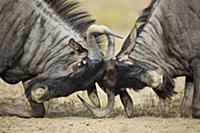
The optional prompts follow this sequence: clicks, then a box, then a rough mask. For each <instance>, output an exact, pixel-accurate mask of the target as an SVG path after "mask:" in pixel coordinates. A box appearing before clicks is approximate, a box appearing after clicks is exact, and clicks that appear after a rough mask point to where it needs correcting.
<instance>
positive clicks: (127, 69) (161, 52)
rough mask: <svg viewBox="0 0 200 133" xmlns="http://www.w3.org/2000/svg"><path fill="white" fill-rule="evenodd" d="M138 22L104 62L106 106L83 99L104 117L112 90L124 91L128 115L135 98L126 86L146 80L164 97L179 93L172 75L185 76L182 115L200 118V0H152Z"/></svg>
mask: <svg viewBox="0 0 200 133" xmlns="http://www.w3.org/2000/svg"><path fill="white" fill-rule="evenodd" d="M137 24H140V26H139V27H138V28H137V26H135V27H134V28H133V30H132V31H131V33H130V34H129V36H128V37H127V38H126V40H125V42H124V44H123V47H122V49H121V51H120V52H119V53H118V55H117V56H116V58H113V59H111V60H109V61H107V62H106V71H105V75H104V77H103V80H102V81H99V83H100V86H101V87H103V88H109V89H107V90H110V91H106V92H107V93H108V94H109V98H108V99H109V100H111V101H108V105H107V108H105V109H96V108H93V107H91V106H90V105H89V104H87V103H86V102H85V101H84V100H83V99H81V100H82V101H83V102H84V104H85V105H86V106H87V107H88V108H89V109H90V110H91V111H92V112H93V113H94V115H96V116H97V117H103V116H105V115H106V114H108V113H109V112H110V111H111V110H112V107H113V104H114V95H115V94H120V97H121V100H122V103H123V104H124V106H125V109H126V112H127V114H128V115H129V116H130V115H131V114H132V101H131V99H130V97H129V95H128V93H127V92H126V90H125V88H132V89H134V90H140V89H142V88H144V87H145V86H148V87H151V88H153V90H154V91H155V92H156V93H157V94H158V96H159V97H160V98H163V99H166V98H170V97H171V96H172V95H173V94H174V93H175V91H174V81H173V78H174V77H178V76H186V85H185V95H184V99H183V102H182V107H181V115H182V116H190V115H192V116H193V117H194V118H200V1H199V0H153V1H152V2H151V4H150V5H149V6H148V7H147V8H146V9H144V11H143V14H142V15H141V16H140V17H139V18H138V19H137ZM137 24H136V25H137ZM193 84H194V85H193ZM193 89H194V94H193Z"/></svg>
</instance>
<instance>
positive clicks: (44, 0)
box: [0, 0, 114, 117]
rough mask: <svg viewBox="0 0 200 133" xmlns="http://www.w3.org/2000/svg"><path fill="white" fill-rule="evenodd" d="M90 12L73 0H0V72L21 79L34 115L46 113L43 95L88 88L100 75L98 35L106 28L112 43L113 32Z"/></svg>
mask: <svg viewBox="0 0 200 133" xmlns="http://www.w3.org/2000/svg"><path fill="white" fill-rule="evenodd" d="M89 16H90V15H88V13H87V12H85V11H80V10H79V11H78V3H77V2H73V1H66V0H30V1H29V0H1V1H0V28H1V30H0V77H1V78H2V79H3V80H4V81H6V82H7V83H10V84H15V83H18V82H19V81H22V82H23V85H24V87H25V93H26V96H27V98H28V100H29V102H30V104H31V107H32V116H34V117H43V116H44V115H45V109H44V105H43V101H47V100H49V99H50V98H54V97H60V96H68V95H70V94H71V93H73V92H76V91H79V90H84V89H86V88H87V87H89V86H92V85H93V84H94V82H95V81H96V80H97V79H98V78H99V77H100V76H102V74H103V71H104V69H105V67H104V62H103V57H102V54H101V53H100V50H99V47H98V45H97V42H98V41H97V40H96V36H98V35H99V34H106V35H107V38H108V42H109V43H110V46H109V47H110V48H111V49H112V44H113V43H114V38H113V36H110V35H111V34H112V32H111V31H110V30H109V29H108V28H107V27H105V26H97V25H93V24H94V20H92V19H90V18H89ZM108 34H109V35H108ZM90 92H91V91H90Z"/></svg>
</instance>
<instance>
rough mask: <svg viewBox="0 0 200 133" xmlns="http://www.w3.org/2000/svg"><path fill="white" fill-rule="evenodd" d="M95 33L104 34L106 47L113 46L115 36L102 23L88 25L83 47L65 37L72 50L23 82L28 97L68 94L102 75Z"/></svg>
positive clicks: (47, 98)
mask: <svg viewBox="0 0 200 133" xmlns="http://www.w3.org/2000/svg"><path fill="white" fill-rule="evenodd" d="M99 34H105V35H106V36H107V39H108V46H109V47H110V48H109V47H108V49H110V50H111V49H114V43H115V41H114V37H113V36H115V35H114V34H113V33H112V31H111V30H110V29H109V28H107V27H106V26H102V25H91V26H90V27H89V28H88V30H87V35H86V42H84V43H86V44H85V45H86V46H87V47H86V48H84V47H83V46H84V45H82V44H79V43H78V42H76V41H75V39H73V38H71V39H69V41H68V45H69V46H70V48H71V49H72V51H71V52H70V53H69V54H70V55H69V56H68V57H67V58H66V60H63V59H62V60H58V61H59V62H56V65H55V64H54V65H52V66H51V67H49V69H47V71H45V72H44V73H42V74H41V75H39V76H37V77H35V78H33V79H31V80H30V81H26V82H25V87H26V88H28V89H27V90H26V91H27V93H29V95H30V96H31V98H32V99H33V100H34V101H36V102H38V103H39V102H43V101H47V100H49V99H50V98H54V97H59V96H68V95H70V94H71V93H73V92H76V91H79V90H85V89H87V87H89V86H91V85H93V84H94V82H95V81H97V80H98V79H99V77H102V75H103V72H104V70H105V64H104V59H103V56H102V54H101V52H100V50H99V48H98V44H97V40H96V35H99ZM107 56H109V54H107ZM58 58H59V57H58ZM62 58H63V57H62ZM64 59H65V58H64ZM28 91H29V92H28Z"/></svg>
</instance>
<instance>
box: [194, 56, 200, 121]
mask: <svg viewBox="0 0 200 133" xmlns="http://www.w3.org/2000/svg"><path fill="white" fill-rule="evenodd" d="M192 68H193V74H194V77H193V80H194V94H193V101H192V117H194V118H200V60H199V59H194V60H193V61H192Z"/></svg>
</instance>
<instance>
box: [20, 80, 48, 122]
mask: <svg viewBox="0 0 200 133" xmlns="http://www.w3.org/2000/svg"><path fill="white" fill-rule="evenodd" d="M23 85H24V89H25V94H26V97H27V98H28V101H29V103H30V106H31V116H32V117H36V118H42V117H44V116H45V107H44V103H43V102H41V103H38V102H35V101H34V100H33V99H32V96H31V90H30V89H27V88H28V82H23Z"/></svg>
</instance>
